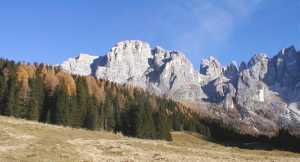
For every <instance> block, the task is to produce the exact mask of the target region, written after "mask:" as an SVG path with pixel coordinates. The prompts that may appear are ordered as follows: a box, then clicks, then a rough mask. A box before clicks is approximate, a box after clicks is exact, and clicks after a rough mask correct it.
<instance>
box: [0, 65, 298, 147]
mask: <svg viewBox="0 0 300 162" xmlns="http://www.w3.org/2000/svg"><path fill="white" fill-rule="evenodd" d="M198 109H201V108H199V107H198ZM210 110H211V111H220V110H222V109H219V108H218V107H217V106H216V107H214V108H210ZM206 113H207V114H201V113H199V112H195V111H192V109H189V108H188V107H186V106H184V105H183V104H180V103H178V102H174V101H172V100H169V99H166V98H162V97H157V96H154V95H151V94H150V93H148V92H146V91H144V90H143V89H140V88H135V87H133V86H129V85H126V84H123V85H120V84H116V83H113V82H109V81H106V80H97V79H95V78H94V77H92V76H78V75H71V74H69V73H66V72H64V71H63V70H61V69H60V68H59V67H55V66H49V65H45V64H25V63H15V62H14V61H8V60H3V59H1V60H0V115H5V116H14V117H17V118H23V119H28V120H35V121H39V122H43V123H50V124H57V125H63V126H70V127H74V128H86V129H90V130H106V131H111V132H115V133H117V132H121V133H122V134H124V135H126V136H133V137H138V138H147V139H165V140H172V137H171V135H170V131H172V130H174V131H183V130H187V131H194V132H198V133H201V134H203V135H206V136H208V137H210V138H211V139H213V140H216V141H218V142H222V143H223V142H226V141H232V142H234V145H236V144H237V145H240V144H242V143H244V142H247V143H248V142H266V143H269V144H271V145H273V146H275V147H280V148H288V149H291V150H296V151H299V150H300V147H299V144H300V139H299V138H298V137H295V136H293V135H291V134H290V132H288V131H285V130H280V131H279V132H278V134H277V135H276V136H274V137H268V136H255V135H254V136H253V135H251V134H249V133H247V130H245V129H244V128H243V125H241V124H239V123H238V122H236V121H235V120H234V119H231V118H220V117H219V116H218V115H212V114H216V113H210V112H206ZM234 114H235V113H234V112H232V115H234ZM243 147H244V146H243ZM246 147H249V146H246ZM250 147H252V146H250ZM255 147H256V146H255Z"/></svg>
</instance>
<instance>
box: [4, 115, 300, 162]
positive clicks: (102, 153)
mask: <svg viewBox="0 0 300 162" xmlns="http://www.w3.org/2000/svg"><path fill="white" fill-rule="evenodd" d="M172 136H173V139H174V141H172V142H167V141H160V140H142V139H136V138H128V137H124V136H122V135H120V134H118V135H115V134H113V133H109V132H96V131H87V130H83V129H72V128H65V127H60V126H53V125H48V124H41V123H36V122H30V121H25V120H20V119H14V118H8V117H1V116H0V161H1V162H2V161H4V162H6V161H7V162H11V161H12V162H14V161H16V162H17V161H18V162H19V161H22V162H34V161H41V162H73V161H82V162H92V161H95V162H96V161H110V162H113V161H122V162H133V161H172V162H173V161H193V162H194V161H203V162H214V161H226V162H227V161H236V162H243V161H255V162H259V161H269V162H277V161H278V162H280V161H284V162H292V161H295V162H299V161H300V154H296V153H291V152H285V151H278V150H273V151H263V150H247V149H239V148H236V147H224V146H222V145H219V144H215V143H212V142H209V141H207V140H205V139H204V138H203V137H201V136H199V135H197V134H187V133H181V132H174V133H172Z"/></svg>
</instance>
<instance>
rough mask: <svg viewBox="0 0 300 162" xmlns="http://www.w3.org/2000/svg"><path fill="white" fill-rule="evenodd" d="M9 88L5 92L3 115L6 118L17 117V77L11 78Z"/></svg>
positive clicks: (8, 82)
mask: <svg viewBox="0 0 300 162" xmlns="http://www.w3.org/2000/svg"><path fill="white" fill-rule="evenodd" d="M7 84H8V86H7V88H6V89H5V92H4V98H3V105H4V106H3V108H2V112H1V114H3V115H6V116H11V115H16V114H15V111H14V110H15V107H16V98H17V95H16V91H17V90H16V89H17V88H16V77H15V75H12V76H10V78H9V79H8V81H7Z"/></svg>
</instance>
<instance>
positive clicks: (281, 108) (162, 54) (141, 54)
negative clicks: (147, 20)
mask: <svg viewBox="0 0 300 162" xmlns="http://www.w3.org/2000/svg"><path fill="white" fill-rule="evenodd" d="M61 67H62V68H63V69H64V70H66V71H69V72H70V73H73V74H79V75H93V76H95V77H97V78H99V79H107V80H110V81H113V82H117V83H121V84H123V83H126V84H132V85H135V86H138V87H141V88H144V89H146V90H148V91H150V92H152V93H154V94H156V95H161V96H166V97H169V98H172V99H174V100H177V101H187V102H193V103H205V104H211V105H218V107H221V108H220V109H217V110H216V111H217V113H216V117H221V118H222V119H225V118H231V119H232V118H234V119H235V120H236V121H237V123H240V124H242V125H243V127H244V129H246V130H247V131H246V132H247V133H249V132H250V134H254V135H267V136H273V135H275V134H276V133H278V130H279V129H287V130H289V131H292V132H293V133H294V134H298V135H299V136H300V124H299V123H300V106H299V105H300V53H299V52H298V53H297V51H296V50H295V48H294V47H289V48H286V49H283V50H281V51H280V52H279V53H278V54H277V55H276V56H274V57H272V58H268V57H267V55H266V54H257V55H255V56H254V57H252V58H251V59H250V61H249V62H248V63H244V62H242V63H241V64H240V65H239V67H238V66H237V65H236V63H231V64H229V65H228V66H224V67H223V66H222V65H221V64H220V63H219V61H218V60H217V59H215V58H213V57H209V58H208V59H204V60H203V61H202V62H201V66H200V71H197V70H195V68H193V65H192V64H191V62H190V61H189V60H188V59H187V58H186V57H185V55H184V54H182V53H181V52H178V51H167V50H164V49H162V48H161V47H154V48H151V47H150V45H149V44H148V43H145V42H142V41H124V42H120V43H118V44H116V45H115V46H114V47H113V48H112V49H111V50H110V51H109V52H108V53H107V54H106V55H105V56H101V57H95V56H89V55H80V56H79V57H76V58H74V59H69V60H67V61H65V62H64V63H63V64H62V65H61ZM222 108H223V109H222ZM232 112H237V113H238V114H237V115H234V117H232V116H233V115H232V114H231V113H232ZM222 116H223V117H222Z"/></svg>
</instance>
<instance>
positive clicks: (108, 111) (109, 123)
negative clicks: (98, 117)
mask: <svg viewBox="0 0 300 162" xmlns="http://www.w3.org/2000/svg"><path fill="white" fill-rule="evenodd" d="M112 100H113V98H112V96H109V97H106V100H105V103H104V107H103V111H104V115H103V119H104V121H103V126H104V129H105V130H108V131H111V130H114V128H115V125H116V123H115V116H114V115H115V114H114V113H115V112H116V111H117V110H116V105H115V104H113V101H112Z"/></svg>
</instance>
